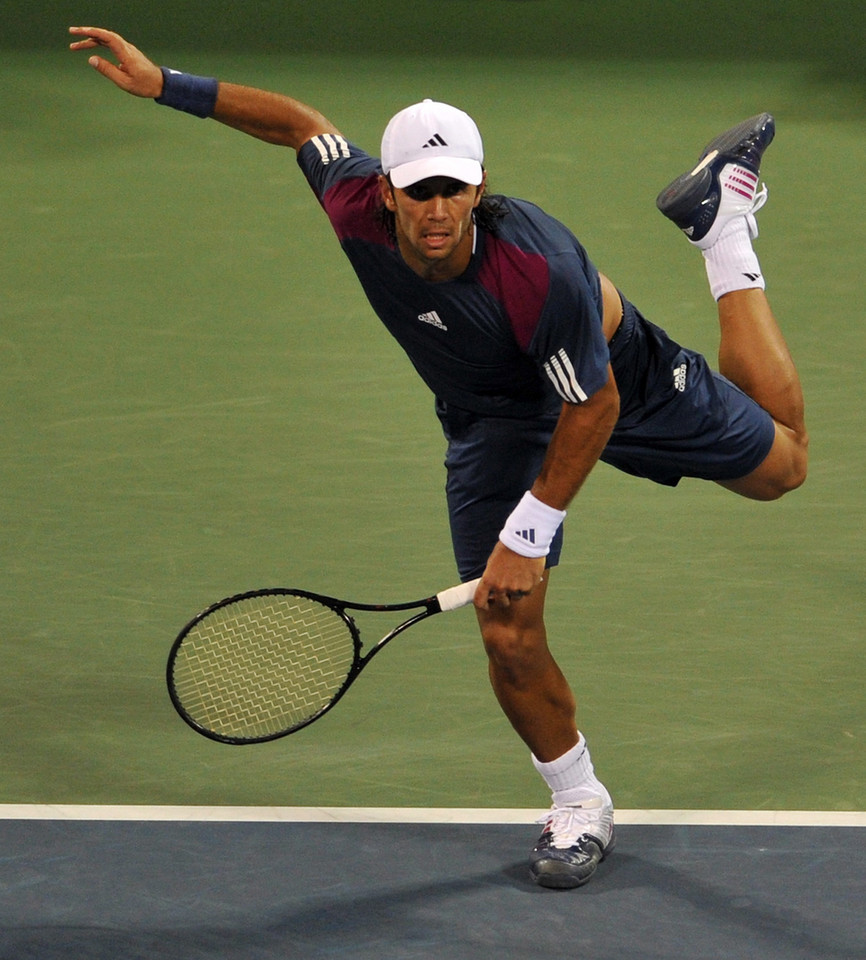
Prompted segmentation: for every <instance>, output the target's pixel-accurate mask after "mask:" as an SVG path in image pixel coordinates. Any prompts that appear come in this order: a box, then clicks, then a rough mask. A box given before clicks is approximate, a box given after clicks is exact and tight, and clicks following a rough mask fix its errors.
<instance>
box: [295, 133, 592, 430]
mask: <svg viewBox="0 0 866 960" xmlns="http://www.w3.org/2000/svg"><path fill="white" fill-rule="evenodd" d="M298 163H299V165H300V167H301V169H302V170H303V172H304V175H305V176H306V177H307V180H308V181H309V183H310V186H311V187H312V188H313V191H314V192H315V194H316V196H317V197H318V199H319V202H320V203H321V205H322V207H323V208H324V210H325V212H326V213H327V215H328V217H329V219H330V221H331V224H332V226H333V228H334V230H335V232H336V234H337V237H338V238H339V241H340V244H341V245H342V248H343V251H344V252H345V254H346V256H347V257H348V258H349V261H350V262H351V264H352V267H353V268H354V270H355V273H356V274H357V276H358V279H359V280H360V282H361V285H362V287H363V289H364V292H365V293H366V295H367V299H368V300H369V301H370V304H371V306H372V307H373V309H374V310H375V312H376V314H377V315H378V316H379V318H380V319H381V321H382V322H383V323H384V324H385V326H386V327H387V328H388V330H389V331H390V332H391V334H392V335H393V336H394V337H395V338H396V339H397V341H398V342H399V343H400V345H401V346H402V347H403V349H404V350H405V351H406V353H407V355H408V356H409V359H410V360H411V361H412V363H413V364H414V366H415V368H416V370H417V371H418V373H419V374H420V375H421V377H422V378H423V380H424V381H425V383H426V384H427V385H428V386H429V387H430V389H431V390H432V391H433V393H434V394H435V395H436V397H437V398H438V399H439V400H440V401H444V402H445V403H446V404H449V405H453V406H456V407H459V408H461V409H464V410H468V411H471V412H473V413H476V414H481V415H483V416H504V417H532V416H538V415H542V414H550V413H551V412H555V411H556V410H558V409H559V407H560V405H561V404H562V401H563V400H565V401H568V402H570V403H581V402H582V401H583V400H586V399H587V398H588V397H590V396H592V395H593V394H594V393H595V392H596V391H597V390H599V389H600V388H601V387H602V386H603V385H604V384H605V383H606V382H607V364H608V362H609V353H608V347H607V343H606V341H605V338H604V333H603V329H602V317H601V314H602V303H601V287H600V282H599V276H598V271H597V270H596V269H595V267H594V266H593V264H592V263H591V262H590V260H589V258H588V256H587V254H586V251H585V250H584V248H583V247H582V246H581V244H580V242H579V241H578V240H577V238H576V237H575V236H574V235H573V234H572V233H571V232H570V231H569V230H568V229H567V228H566V227H564V226H563V225H562V224H561V223H559V222H558V221H557V220H555V219H554V218H553V217H550V216H548V215H547V214H546V213H544V212H543V211H542V210H540V209H539V208H538V207H536V206H534V205H533V204H531V203H527V202H526V201H523V200H516V199H512V198H503V206H504V209H505V210H506V211H507V215H506V216H505V217H504V218H503V219H502V220H500V221H499V226H498V230H497V232H496V234H495V235H493V234H491V233H489V232H486V231H484V230H482V229H480V228H479V227H478V226H477V225H476V228H475V231H474V234H475V241H474V249H473V253H472V258H471V261H470V263H469V266H468V268H467V269H466V271H465V272H464V273H463V274H462V275H461V276H459V277H457V278H455V279H452V280H446V281H442V282H437V283H431V282H428V281H426V280H424V279H422V278H421V277H420V276H418V274H416V273H415V271H414V270H412V269H411V268H410V267H409V266H407V264H406V263H405V262H404V260H403V258H402V256H401V255H400V252H399V250H398V249H397V247H396V245H395V243H394V242H393V240H392V239H391V238H390V237H389V235H388V231H387V229H386V228H385V225H384V223H383V220H382V217H381V209H382V200H381V195H380V191H379V186H378V176H379V174H380V173H381V166H380V163H379V161H378V160H377V159H376V158H374V157H371V156H369V155H368V154H367V153H365V152H364V151H363V150H361V149H359V148H358V147H356V146H355V145H354V144H352V143H350V142H348V141H346V140H344V139H343V138H342V137H339V136H335V135H331V134H326V135H322V136H318V137H314V138H313V139H312V140H310V141H309V142H308V143H306V144H304V146H303V147H302V148H301V149H300V151H299V152H298Z"/></svg>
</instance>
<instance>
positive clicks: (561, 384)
mask: <svg viewBox="0 0 866 960" xmlns="http://www.w3.org/2000/svg"><path fill="white" fill-rule="evenodd" d="M544 369H545V371H546V373H547V375H548V377H550V379H551V381H552V382H553V385H554V387H556V392H557V393H558V394H559V395H560V396H561V397H562V399H563V400H565V401H566V402H568V403H583V401H584V400H586V399H587V395H586V393H585V391H584V390H583V388H582V387H581V385H580V384H579V383H578V381H577V375H576V374H575V372H574V367H573V366H572V363H571V360H569V358H568V354H567V353H566V352H565V350H560V351H559V352H558V353H557V354H556V356H554V357H551V358H550V359H549V360H548V361H547V363H545V365H544Z"/></svg>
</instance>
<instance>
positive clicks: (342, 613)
mask: <svg viewBox="0 0 866 960" xmlns="http://www.w3.org/2000/svg"><path fill="white" fill-rule="evenodd" d="M477 585H478V580H472V581H469V582H467V583H461V584H458V585H457V586H456V587H450V588H449V589H447V590H443V591H442V592H440V593H437V594H435V595H434V596H432V597H426V598H424V599H423V600H412V601H408V602H404V603H357V602H355V601H352V600H340V599H339V598H337V597H331V596H327V595H326V594H321V593H313V592H312V591H309V590H301V589H295V588H292V587H272V588H264V589H259V590H248V591H245V592H244V593H236V594H234V595H232V596H230V597H225V598H223V599H222V600H218V601H217V602H216V603H212V604H211V605H210V606H209V607H206V608H205V609H204V610H202V611H201V612H200V613H198V614H196V616H194V617H193V618H192V620H190V621H189V623H187V624H186V625H185V626H184V627H183V629H182V630H181V631H180V633H179V634H178V635H177V637H176V638H175V641H174V643H173V644H172V646H171V650H170V651H169V655H168V662H167V664H166V671H165V677H166V685H167V687H168V694H169V697H170V699H171V702H172V705H173V706H174V709H175V710H176V711H177V713H178V714H179V715H180V717H181V719H182V720H183V721H184V722H185V723H186V724H187V725H188V726H190V727H192V729H193V730H195V732H196V733H198V734H201V736H203V737H207V738H208V739H209V740H216V741H217V742H219V743H227V744H231V745H234V746H245V745H247V744H252V743H267V742H268V741H271V740H278V739H280V738H281V737H286V736H289V735H290V734H292V733H297V732H298V731H299V730H303V729H304V727H308V726H309V725H310V724H311V723H314V722H315V721H316V720H319V719H320V718H321V717H323V716H324V715H325V714H326V713H328V712H329V711H330V710H331V709H332V708H333V707H334V706H336V704H337V703H339V701H340V700H341V699H342V698H343V696H344V694H345V693H346V691H347V690H348V689H349V687H350V686H351V685H352V684H353V683H354V682H355V680H356V679H357V678H358V676H359V674H360V673H361V671H362V670H363V669H364V667H366V666H367V664H368V663H369V662H370V661H371V660H372V659H373V657H374V656H375V655H376V654H377V653H378V652H379V651H380V650H382V649H383V648H384V647H385V646H387V644H389V643H390V642H391V641H392V640H393V639H394V638H395V637H397V636H399V635H400V634H401V633H403V632H404V631H405V630H408V629H409V627H412V626H414V625H415V624H416V623H420V622H421V621H422V620H426V619H428V618H429V617H432V616H434V615H435V614H437V613H442V612H446V611H449V610H456V609H458V608H460V607H462V606H466V605H467V604H468V603H470V602H471V600H472V597H473V595H474V593H475V588H476V587H477ZM287 596H288V597H300V598H303V599H305V600H312V601H314V602H316V603H320V604H322V605H323V606H325V607H328V608H329V609H330V610H332V611H333V612H334V613H335V614H337V615H338V616H339V617H340V618H341V619H342V620H343V622H344V623H345V624H346V627H347V628H348V630H349V633H350V634H351V637H352V644H353V659H352V664H351V666H350V667H349V670H348V672H347V674H346V677H345V679H344V680H343V683H342V685H341V686H340V688H339V689H338V690H337V691H336V693H334V694H333V696H332V697H331V699H330V700H329V701H328V702H327V703H325V704H323V705H322V707H320V709H319V710H317V711H316V712H315V713H314V714H313V715H312V716H310V717H306V718H305V719H303V720H301V721H299V722H298V723H296V724H293V725H292V726H291V727H289V728H288V729H285V730H278V731H276V732H274V733H268V734H262V735H261V736H256V737H238V736H229V735H227V734H221V733H218V732H217V731H215V730H211V729H209V728H208V727H206V726H204V725H203V724H201V723H199V722H198V721H197V720H196V719H195V718H194V717H193V716H192V715H191V714H189V712H188V711H187V710H186V708H185V707H184V706H183V702H182V700H181V698H180V696H179V694H178V693H177V689H176V686H175V682H174V665H175V662H176V660H177V654H178V652H179V651H180V649H181V647H182V646H183V642H184V640H185V639H186V637H187V636H189V634H190V633H191V632H192V631H193V630H194V629H195V627H196V626H198V624H200V623H201V622H202V621H203V620H205V619H207V618H208V617H209V616H211V615H212V614H214V613H216V612H217V611H218V610H222V609H224V608H226V607H230V606H232V605H234V604H237V603H241V602H242V601H244V600H255V599H257V598H259V597H287ZM417 608H422V609H419V610H418V612H417V613H416V614H415V615H414V616H412V617H409V618H407V619H406V620H404V621H403V622H402V623H399V624H397V626H395V627H393V628H392V629H391V630H390V631H389V632H388V633H386V634H385V636H383V637H382V638H381V640H379V641H378V642H377V643H376V644H374V645H373V646H372V647H370V648H369V650H368V651H367V653H366V654H362V651H363V649H364V643H363V641H362V640H361V631H360V629H359V627H358V625H357V623H356V622H355V619H354V617H352V616H351V615H350V614H349V613H348V612H347V611H349V610H353V611H358V612H368V613H398V612H400V611H405V610H415V609H417Z"/></svg>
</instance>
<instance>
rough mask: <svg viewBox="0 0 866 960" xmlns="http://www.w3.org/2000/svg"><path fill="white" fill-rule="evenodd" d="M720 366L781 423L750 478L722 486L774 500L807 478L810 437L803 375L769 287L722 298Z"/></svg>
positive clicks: (728, 376)
mask: <svg viewBox="0 0 866 960" xmlns="http://www.w3.org/2000/svg"><path fill="white" fill-rule="evenodd" d="M718 308H719V323H720V325H721V343H720V345H719V371H720V372H721V373H722V374H724V376H726V377H727V378H728V379H729V380H731V381H732V382H733V383H735V384H736V385H737V386H738V387H739V388H740V389H741V390H743V391H744V392H745V393H747V394H748V395H749V396H750V397H751V398H752V399H753V400H755V401H756V402H757V403H758V404H760V405H761V406H762V407H763V408H764V409H765V410H766V411H767V413H769V414H770V416H771V417H772V418H773V419H774V420H775V422H776V439H775V442H774V443H773V447H772V449H771V451H770V453H769V455H768V456H767V458H766V460H765V461H764V462H763V463H762V464H761V465H760V466H759V467H758V468H757V469H756V470H754V471H753V472H752V473H750V474H749V475H748V476H747V477H742V478H741V479H739V480H732V481H725V482H724V483H722V486H724V487H727V488H728V489H729V490H733V491H734V492H736V493H740V494H742V495H743V496H746V497H751V498H753V499H756V500H774V499H776V498H778V497H780V496H782V494H784V493H787V492H788V491H789V490H794V489H795V488H796V487H798V486H800V484H801V483H802V482H803V481H804V480H805V477H806V465H807V460H808V446H809V437H808V434H807V432H806V425H805V420H804V406H803V391H802V388H801V386H800V378H799V376H798V374H797V370H796V368H795V366H794V362H793V360H792V359H791V355H790V353H789V352H788V347H787V345H786V343H785V340H784V338H783V336H782V332H781V330H780V329H779V326H778V324H777V323H776V319H775V317H774V316H773V312H772V310H771V309H770V304H769V302H768V300H767V297H766V295H765V294H764V291H763V290H758V289H754V290H735V291H733V292H732V293H726V294H725V295H724V296H722V297H721V298H720V299H719V301H718Z"/></svg>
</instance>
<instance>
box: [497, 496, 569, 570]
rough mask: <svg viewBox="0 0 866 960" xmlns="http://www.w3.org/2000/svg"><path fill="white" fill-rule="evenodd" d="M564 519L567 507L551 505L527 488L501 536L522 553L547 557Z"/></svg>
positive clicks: (511, 547)
mask: <svg viewBox="0 0 866 960" xmlns="http://www.w3.org/2000/svg"><path fill="white" fill-rule="evenodd" d="M564 519H565V510H557V509H555V508H554V507H549V506H548V505H547V504H546V503H542V502H541V501H540V500H538V499H536V498H535V497H533V495H532V494H531V493H530V492H529V491H527V492H526V493H524V494H523V499H522V500H521V501H520V503H518V504H517V506H516V507H515V508H514V509H513V510H512V511H511V515H510V516H509V517H508V519H507V520H506V521H505V526H504V527H503V528H502V532H501V533H500V534H499V539H500V540H501V541H502V542H503V543H504V544H505V546H506V547H508V548H509V549H510V550H513V551H514V552H515V553H519V554H520V555H521V556H523V557H546V556H547V555H548V553H550V544H551V541H552V540H553V538H554V536H555V535H556V531H557V530H558V529H559V527H560V524H561V523H562V521H563V520H564Z"/></svg>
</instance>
